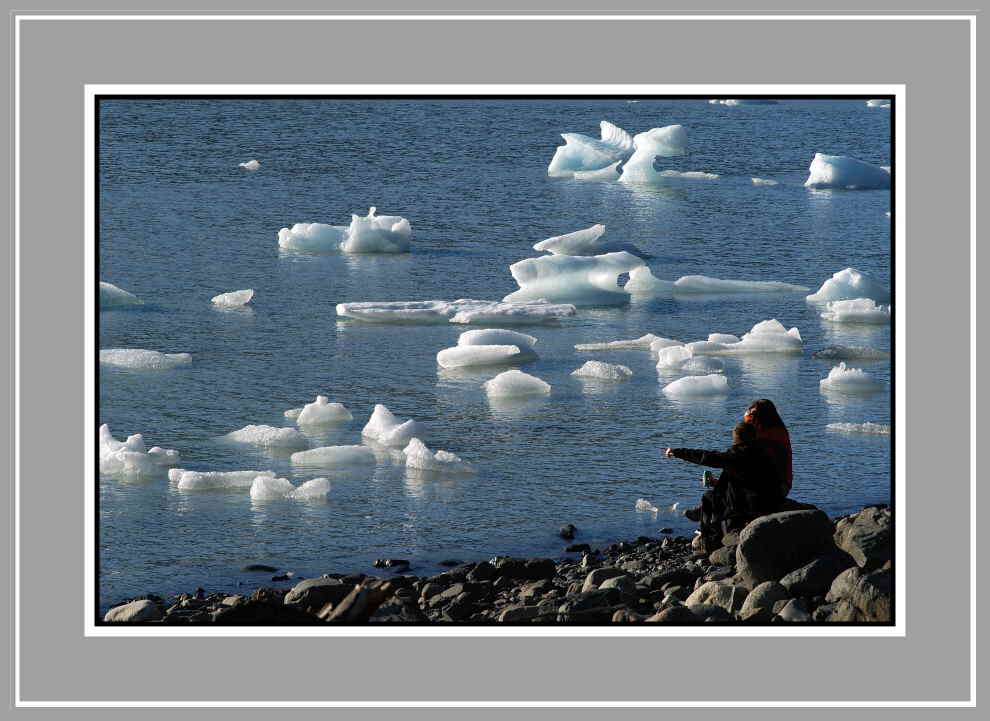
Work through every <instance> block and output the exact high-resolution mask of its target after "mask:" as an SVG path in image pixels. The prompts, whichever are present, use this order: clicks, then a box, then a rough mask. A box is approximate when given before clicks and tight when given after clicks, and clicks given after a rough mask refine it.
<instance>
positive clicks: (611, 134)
mask: <svg viewBox="0 0 990 721" xmlns="http://www.w3.org/2000/svg"><path fill="white" fill-rule="evenodd" d="M560 137H562V138H563V139H564V145H561V146H560V147H558V148H557V150H556V152H554V154H553V159H551V161H550V166H549V167H548V168H547V175H550V176H552V177H558V178H568V177H571V176H572V175H573V174H574V172H575V171H588V170H600V169H602V168H605V167H606V166H609V165H612V164H613V163H615V162H617V161H620V160H624V159H625V158H628V157H629V156H630V155H632V152H633V139H632V138H631V137H630V136H629V133H627V132H626V131H625V130H623V129H622V128H620V127H619V126H617V125H613V124H612V123H610V122H608V121H607V120H603V121H602V122H601V139H600V140H599V139H596V138H592V137H589V136H587V135H582V134H581V133H561V135H560Z"/></svg>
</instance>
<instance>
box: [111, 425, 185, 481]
mask: <svg viewBox="0 0 990 721" xmlns="http://www.w3.org/2000/svg"><path fill="white" fill-rule="evenodd" d="M99 443H100V446H99V449H100V473H103V474H105V475H108V476H120V477H124V478H148V477H151V476H157V475H160V474H162V473H163V472H164V469H166V468H168V467H169V466H175V465H177V464H178V463H179V452H178V451H174V450H171V449H165V448H160V447H158V446H154V447H153V448H151V449H150V450H149V449H147V448H146V446H145V444H144V436H142V435H141V434H140V433H135V434H134V435H131V436H128V437H127V440H125V441H118V440H117V439H116V438H114V437H113V434H112V433H111V432H110V426H108V425H107V424H106V423H104V424H103V425H102V426H100V432H99Z"/></svg>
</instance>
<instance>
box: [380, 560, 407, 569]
mask: <svg viewBox="0 0 990 721" xmlns="http://www.w3.org/2000/svg"><path fill="white" fill-rule="evenodd" d="M408 565H409V561H406V560H404V559H402V558H379V559H378V560H377V561H375V563H374V566H375V568H398V567H399V566H401V567H403V569H405V567H407V566H408Z"/></svg>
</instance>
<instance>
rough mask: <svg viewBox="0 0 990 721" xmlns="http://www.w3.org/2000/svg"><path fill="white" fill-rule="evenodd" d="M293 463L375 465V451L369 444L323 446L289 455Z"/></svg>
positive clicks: (349, 465)
mask: <svg viewBox="0 0 990 721" xmlns="http://www.w3.org/2000/svg"><path fill="white" fill-rule="evenodd" d="M289 461H290V462H291V463H292V464H293V465H300V466H323V467H324V468H351V467H352V466H373V465H375V452H374V451H373V450H371V449H370V448H368V447H367V446H322V447H320V448H310V449H309V450H308V451H299V452H298V453H293V454H292V455H291V456H290V457H289Z"/></svg>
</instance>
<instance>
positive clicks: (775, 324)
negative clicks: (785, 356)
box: [687, 318, 804, 355]
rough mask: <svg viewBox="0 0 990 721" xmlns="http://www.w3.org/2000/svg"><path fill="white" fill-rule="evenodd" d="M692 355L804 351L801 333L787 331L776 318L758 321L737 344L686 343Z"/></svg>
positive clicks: (795, 330) (793, 330)
mask: <svg viewBox="0 0 990 721" xmlns="http://www.w3.org/2000/svg"><path fill="white" fill-rule="evenodd" d="M687 347H688V348H690V349H691V351H692V353H694V355H723V354H725V355H728V354H734V353H800V352H801V351H802V350H803V349H804V342H803V341H802V340H801V332H800V331H799V330H798V329H797V328H791V329H790V330H787V329H786V328H784V326H783V324H782V323H781V322H780V321H778V320H777V319H776V318H773V319H770V320H764V321H760V322H759V323H757V324H756V325H754V326H753V328H752V330H750V331H749V332H748V333H745V334H744V335H743V337H742V338H741V339H740V340H739V342H738V343H732V342H728V343H724V342H714V341H711V340H707V341H695V342H694V343H688V344H687Z"/></svg>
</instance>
